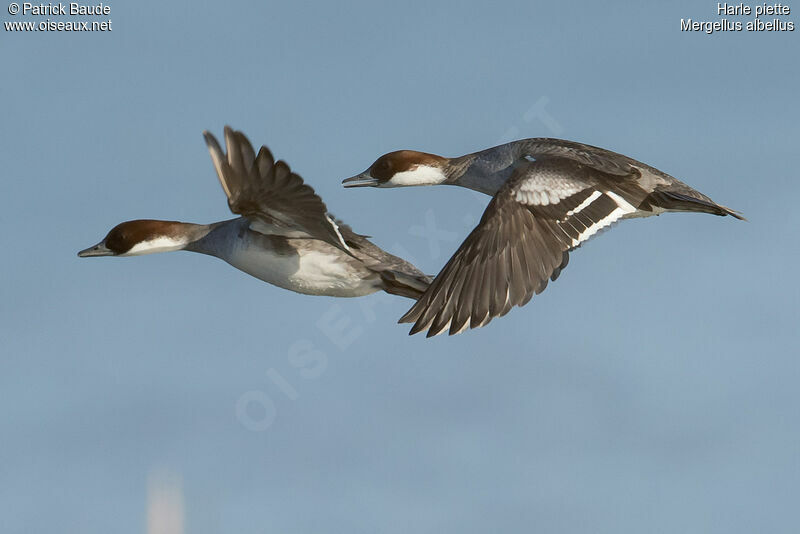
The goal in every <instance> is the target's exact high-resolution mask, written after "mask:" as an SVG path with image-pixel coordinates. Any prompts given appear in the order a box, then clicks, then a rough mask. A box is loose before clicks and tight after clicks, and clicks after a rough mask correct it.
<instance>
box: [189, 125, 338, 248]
mask: <svg viewBox="0 0 800 534" xmlns="http://www.w3.org/2000/svg"><path fill="white" fill-rule="evenodd" d="M203 137H204V138H205V140H206V145H208V150H209V153H210V154H211V160H212V162H213V163H214V168H215V169H216V171H217V177H218V178H219V182H220V184H221V185H222V189H223V190H224V191H225V194H226V195H227V197H228V206H229V207H230V209H231V211H232V212H233V213H237V214H239V215H243V216H245V217H248V218H250V219H252V220H253V221H254V222H263V223H266V224H269V225H272V226H275V227H278V228H285V229H286V230H287V233H289V234H291V233H296V232H298V231H299V232H301V233H304V234H307V235H309V236H310V237H313V238H316V239H321V240H323V241H326V242H328V243H330V244H332V245H334V246H335V247H338V248H340V249H343V250H348V248H347V245H346V244H345V242H344V240H343V239H342V236H341V234H340V233H339V230H338V228H337V225H336V223H335V222H334V221H333V219H332V218H331V217H330V216H329V215H328V209H327V207H326V206H325V203H324V202H323V201H322V199H321V198H320V197H319V196H318V195H317V194H316V193H315V192H314V189H312V188H311V186H309V185H306V184H305V183H304V182H303V179H302V178H301V177H300V176H299V175H297V174H295V173H293V172H292V171H291V169H290V168H289V165H287V164H286V163H285V162H283V161H277V162H276V161H275V159H274V158H273V157H272V153H270V151H269V149H268V148H267V147H265V146H262V147H261V149H259V151H258V155H256V153H255V151H254V150H253V146H252V145H251V144H250V141H248V140H247V137H245V135H244V134H243V133H242V132H239V131H234V130H233V129H231V128H230V127H229V126H226V127H225V146H226V148H227V150H228V153H227V156H226V155H225V153H224V152H223V150H222V148H221V147H220V145H219V143H218V142H217V139H216V138H215V137H214V136H213V135H212V134H211V133H209V132H203Z"/></svg>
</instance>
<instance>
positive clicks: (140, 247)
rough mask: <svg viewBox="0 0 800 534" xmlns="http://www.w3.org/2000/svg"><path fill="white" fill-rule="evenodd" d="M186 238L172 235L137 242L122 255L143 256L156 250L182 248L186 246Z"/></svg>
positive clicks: (165, 250) (167, 250) (164, 250)
mask: <svg viewBox="0 0 800 534" xmlns="http://www.w3.org/2000/svg"><path fill="white" fill-rule="evenodd" d="M186 243H187V241H186V240H185V239H175V238H172V237H166V236H162V237H157V238H155V239H151V240H149V241H141V242H139V243H136V244H135V245H134V246H133V247H132V248H131V249H130V250H129V251H128V252H126V253H125V254H120V256H141V255H142V254H155V253H156V252H170V251H173V250H181V249H183V247H185V246H186Z"/></svg>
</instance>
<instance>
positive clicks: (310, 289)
mask: <svg viewBox="0 0 800 534" xmlns="http://www.w3.org/2000/svg"><path fill="white" fill-rule="evenodd" d="M314 243H315V245H316V244H317V243H319V246H314V247H308V248H299V249H296V251H295V253H290V254H286V253H285V252H286V251H283V250H282V251H278V252H276V251H275V250H271V249H264V248H260V247H246V248H237V249H236V250H234V251H233V253H232V254H231V256H230V257H226V258H223V259H224V260H225V261H227V262H228V263H230V264H231V265H233V266H234V267H236V268H237V269H239V270H241V271H244V272H246V273H247V274H249V275H251V276H255V277H256V278H258V279H260V280H263V281H265V282H268V283H270V284H273V285H276V286H278V287H282V288H284V289H289V290H291V291H295V292H297V293H305V294H308V295H327V296H331V297H360V296H363V295H369V294H370V293H374V292H375V291H378V290H379V289H380V287H379V281H380V280H379V277H378V275H377V274H375V273H373V272H372V271H369V270H367V269H366V268H364V267H363V265H361V264H359V263H358V262H357V261H355V260H352V258H350V257H349V256H346V255H345V254H344V253H342V252H340V251H339V250H338V249H335V248H333V247H331V246H329V245H326V244H324V243H322V242H319V241H314Z"/></svg>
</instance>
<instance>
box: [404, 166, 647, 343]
mask: <svg viewBox="0 0 800 534" xmlns="http://www.w3.org/2000/svg"><path fill="white" fill-rule="evenodd" d="M630 178H633V175H631V176H630ZM609 180H613V181H614V182H615V183H616V187H615V190H616V192H614V191H611V190H610V189H609V188H608V187H606V183H607V182H608V181H609ZM620 181H621V180H620V175H616V176H610V175H608V174H604V173H600V172H599V171H597V170H596V169H594V168H589V167H587V166H585V165H584V164H581V163H578V162H576V161H574V160H571V159H562V158H557V157H555V158H554V157H547V158H543V159H541V160H539V161H535V162H531V163H527V164H525V165H522V166H520V167H518V168H517V169H516V170H515V171H514V174H513V175H512V176H511V178H509V180H508V181H507V182H506V184H505V185H504V186H503V187H502V188H501V189H500V191H498V193H497V195H496V196H495V197H494V198H493V199H492V201H491V202H490V203H489V205H488V207H487V208H486V211H484V213H483V217H482V218H481V221H480V222H479V223H478V226H476V227H475V229H474V230H473V231H472V233H471V234H470V235H469V236H468V237H467V239H466V240H464V242H463V243H462V244H461V246H460V247H459V249H458V250H457V251H456V253H455V254H454V255H453V257H452V258H451V259H450V260H449V261H448V262H447V265H445V267H444V268H443V269H442V271H441V272H440V273H439V274H438V275H437V276H436V278H435V279H434V281H433V283H432V284H431V286H430V288H429V289H428V290H427V291H426V292H425V294H424V295H423V296H422V298H420V299H419V300H418V301H417V303H416V304H415V305H414V306H413V307H412V308H411V309H410V310H409V311H408V313H406V314H405V315H404V316H403V317H402V318H401V319H400V322H414V323H415V324H414V326H413V328H412V329H411V332H410V333H411V334H415V333H417V332H421V331H423V330H428V333H427V336H428V337H431V336H434V335H436V334H439V333H441V332H444V331H445V330H447V329H449V333H450V334H451V335H452V334H457V333H459V332H461V331H463V330H464V329H466V328H477V327H480V326H484V325H486V324H488V323H489V321H491V320H492V319H493V318H494V317H500V316H503V315H505V314H506V313H508V311H509V310H510V309H511V308H512V307H514V306H523V305H524V304H526V303H527V302H528V301H529V300H530V299H531V297H532V296H533V295H534V294H536V293H541V292H542V291H543V290H544V289H545V287H547V282H548V280H555V279H556V278H557V277H558V275H559V274H560V272H561V270H562V269H563V268H564V267H565V266H566V264H567V261H568V252H569V251H570V250H572V249H574V248H575V247H577V246H580V244H581V243H583V242H585V241H586V240H588V239H590V238H591V237H592V236H593V235H595V234H596V233H597V232H598V231H599V230H601V229H602V228H604V227H606V226H608V225H610V224H612V223H613V222H615V221H617V220H618V219H620V218H621V217H623V216H624V215H626V214H629V213H633V212H634V211H636V208H635V207H634V205H636V203H638V198H641V197H643V196H644V195H645V194H646V193H645V192H644V191H641V190H638V191H637V188H636V187H635V184H633V183H632V182H633V180H631V186H630V193H628V192H624V193H623V192H622V191H623V190H624V189H625V188H620ZM633 197H638V198H636V199H635V198H633Z"/></svg>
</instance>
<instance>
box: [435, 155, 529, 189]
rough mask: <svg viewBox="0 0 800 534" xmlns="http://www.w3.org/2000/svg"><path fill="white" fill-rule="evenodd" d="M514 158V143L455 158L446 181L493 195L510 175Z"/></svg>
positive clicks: (515, 156) (515, 157)
mask: <svg viewBox="0 0 800 534" xmlns="http://www.w3.org/2000/svg"><path fill="white" fill-rule="evenodd" d="M516 160H517V154H516V151H515V147H514V143H508V144H505V145H501V146H498V147H494V148H491V149H488V150H483V151H481V152H476V153H475V154H469V155H467V156H463V157H460V158H455V159H453V160H451V166H452V168H453V173H452V174H451V178H450V180H449V181H448V182H447V183H449V184H451V185H458V186H461V187H466V188H468V189H472V190H475V191H479V192H481V193H484V194H486V195H489V196H494V195H496V194H497V192H498V191H499V190H500V188H501V187H503V184H505V183H506V181H507V180H508V179H509V178H510V177H511V173H512V172H513V171H514V163H515V162H516Z"/></svg>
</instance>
